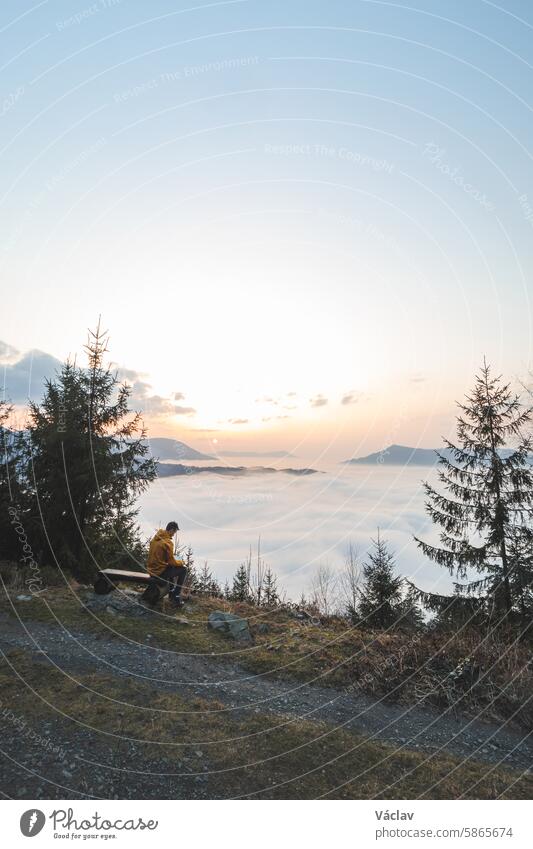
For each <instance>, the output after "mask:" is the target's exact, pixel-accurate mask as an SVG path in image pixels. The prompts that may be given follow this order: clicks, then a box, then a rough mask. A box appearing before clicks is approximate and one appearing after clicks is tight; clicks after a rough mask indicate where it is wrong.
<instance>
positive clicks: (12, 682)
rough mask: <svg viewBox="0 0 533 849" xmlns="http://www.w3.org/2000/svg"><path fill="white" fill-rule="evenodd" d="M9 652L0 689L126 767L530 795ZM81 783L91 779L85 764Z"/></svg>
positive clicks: (296, 785) (453, 767)
mask: <svg viewBox="0 0 533 849" xmlns="http://www.w3.org/2000/svg"><path fill="white" fill-rule="evenodd" d="M8 659H9V662H10V663H11V664H12V665H13V666H14V667H15V669H16V670H17V672H18V675H19V676H20V677H17V676H15V675H14V674H13V672H12V671H11V667H10V665H9V664H8V663H7V662H6V661H4V662H3V663H2V664H1V665H0V688H1V689H2V692H4V693H7V692H8V693H9V694H10V704H12V705H14V706H15V708H16V710H17V711H19V712H20V713H21V714H23V715H24V716H25V717H26V718H27V719H29V720H31V721H32V722H33V723H34V724H35V725H36V726H42V724H43V723H44V722H46V721H47V720H54V722H55V723H56V724H55V732H54V733H55V734H57V733H58V725H57V723H59V727H60V728H61V729H62V731H61V733H62V735H63V740H65V739H67V740H68V738H69V734H73V733H74V734H79V733H80V731H82V732H83V736H84V740H85V741H86V745H88V746H90V747H92V746H93V745H97V744H98V743H100V744H103V745H104V746H112V747H113V750H114V751H115V753H117V752H118V753H119V754H121V753H122V752H123V755H122V756H123V759H124V763H125V765H127V766H128V767H129V768H131V769H135V766H136V764H137V762H138V759H139V758H150V757H151V758H154V759H156V760H157V764H156V766H157V769H161V768H162V767H163V768H167V769H170V770H174V771H179V772H180V773H181V774H186V775H189V776H191V775H196V774H201V775H203V776H204V778H205V781H206V784H205V785H204V786H205V788H206V795H207V796H208V797H209V798H234V797H236V796H241V795H243V794H247V795H252V796H255V797H257V798H281V799H283V798H291V799H304V798H317V797H321V796H323V795H325V794H327V795H328V796H329V797H330V798H339V799H353V798H359V799H378V798H386V799H413V798H431V799H441V798H442V799H453V798H458V797H460V796H463V797H465V798H476V799H484V798H487V799H493V798H497V797H499V796H501V797H503V798H513V799H522V798H523V799H526V798H531V792H532V790H533V782H532V780H531V778H524V777H520V776H519V775H518V774H515V773H513V772H511V771H506V770H503V769H494V770H491V769H490V768H489V767H487V765H486V764H478V763H472V762H467V763H464V764H462V763H460V762H459V761H458V760H456V759H455V758H452V757H442V756H440V755H439V756H428V755H421V754H418V753H414V752H409V751H397V750H395V749H393V748H391V747H390V746H387V745H384V744H379V743H369V742H367V741H366V740H365V739H364V738H363V737H360V736H358V735H356V734H352V733H348V732H346V731H338V730H334V729H331V728H329V727H327V726H326V725H323V724H321V723H311V722H303V721H300V720H294V719H289V718H287V717H282V716H275V715H272V714H268V715H264V714H254V713H252V714H244V715H240V716H239V717H235V716H234V715H233V714H228V713H227V712H226V711H224V710H223V706H222V705H221V704H220V703H217V702H207V701H204V700H201V699H194V700H192V701H190V702H187V701H184V700H183V699H181V698H179V697H177V696H175V695H172V694H166V693H162V692H159V691H156V690H153V689H151V688H149V687H147V686H143V685H139V683H137V682H134V681H129V680H128V679H120V678H116V677H111V676H108V675H84V676H78V680H77V681H75V680H74V679H72V678H67V677H65V676H63V675H61V674H60V673H59V672H57V671H55V670H53V669H50V667H48V666H46V665H44V664H41V663H33V662H31V661H30V660H29V659H28V657H27V656H26V655H25V654H24V653H23V652H20V651H18V652H12V653H11V654H10V655H9V657H8ZM46 703H48V705H51V706H52V707H50V706H48V705H47V704H46ZM80 724H81V725H80ZM107 735H113V736H107ZM93 741H94V742H93ZM132 741H134V747H135V753H136V754H135V756H134V755H132V745H133V743H132ZM86 769H87V770H90V766H89V765H88V766H87V767H86ZM125 780H126V781H127V780H129V779H128V778H127V776H126V779H125ZM149 780H150V779H149V776H148V778H147V781H149ZM85 781H86V784H87V786H90V782H91V777H90V775H89V772H87V775H86V778H85ZM147 792H149V791H148V790H147Z"/></svg>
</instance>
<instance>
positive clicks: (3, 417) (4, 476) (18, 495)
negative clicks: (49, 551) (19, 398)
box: [0, 401, 25, 560]
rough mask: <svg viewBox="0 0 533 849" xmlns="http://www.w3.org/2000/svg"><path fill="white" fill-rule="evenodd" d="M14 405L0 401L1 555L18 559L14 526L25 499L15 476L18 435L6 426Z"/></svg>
mask: <svg viewBox="0 0 533 849" xmlns="http://www.w3.org/2000/svg"><path fill="white" fill-rule="evenodd" d="M12 412H13V407H12V406H11V405H10V404H8V403H7V402H6V401H0V557H1V558H3V559H5V560H20V559H21V557H22V555H23V552H22V551H21V545H20V540H19V538H18V536H17V533H16V531H15V526H16V525H17V526H19V522H21V521H22V522H23V523H24V524H25V521H24V518H23V517H24V503H23V499H22V492H21V490H20V486H19V479H18V463H19V458H20V450H21V440H20V435H19V434H17V433H16V432H14V431H13V430H11V428H9V427H8V421H9V417H10V415H11V413H12Z"/></svg>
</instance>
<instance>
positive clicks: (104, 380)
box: [25, 325, 156, 577]
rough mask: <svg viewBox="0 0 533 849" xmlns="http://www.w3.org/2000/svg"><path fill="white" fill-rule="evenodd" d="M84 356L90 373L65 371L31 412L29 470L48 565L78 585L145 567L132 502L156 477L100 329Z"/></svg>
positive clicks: (34, 519) (35, 522)
mask: <svg viewBox="0 0 533 849" xmlns="http://www.w3.org/2000/svg"><path fill="white" fill-rule="evenodd" d="M85 349H86V352H87V356H88V367H87V368H80V367H79V366H77V365H76V364H75V363H71V362H67V363H65V365H64V366H63V367H62V369H61V371H60V373H59V374H58V375H57V377H56V378H54V379H51V380H47V381H46V384H45V392H44V397H43V400H42V401H41V402H40V403H34V402H32V403H31V404H30V413H29V427H28V431H27V438H26V462H25V484H26V487H27V490H28V493H29V496H30V500H31V517H30V520H31V525H32V529H33V532H34V534H35V537H36V538H40V547H41V549H42V553H43V557H44V560H45V561H46V562H48V563H51V564H56V565H58V566H60V567H61V568H67V569H70V570H71V571H73V572H74V574H76V575H77V576H78V577H87V576H89V575H90V574H91V572H92V571H94V568H95V566H100V567H101V566H109V565H122V564H126V563H127V564H128V565H130V566H132V565H135V563H136V562H137V561H138V560H139V559H142V557H143V544H142V543H141V540H140V536H139V531H138V527H137V524H136V515H137V509H136V507H135V502H136V499H137V496H138V495H139V494H140V493H142V492H143V490H144V489H145V488H146V487H147V486H148V484H149V483H150V481H152V480H153V479H154V477H155V474H156V471H155V463H154V461H153V460H152V459H151V458H148V457H147V454H148V451H149V449H148V445H147V443H146V442H145V436H146V433H145V430H144V427H143V425H142V422H141V418H140V414H139V413H132V412H131V411H130V409H129V397H130V394H131V389H130V388H129V387H128V386H127V385H126V384H120V382H119V380H118V376H117V373H116V372H114V371H112V370H111V368H110V366H107V365H105V362H104V360H105V356H106V354H107V350H108V348H107V334H106V333H104V332H102V331H101V330H100V325H98V328H97V329H96V331H94V332H90V335H89V339H88V342H87V345H86V348H85Z"/></svg>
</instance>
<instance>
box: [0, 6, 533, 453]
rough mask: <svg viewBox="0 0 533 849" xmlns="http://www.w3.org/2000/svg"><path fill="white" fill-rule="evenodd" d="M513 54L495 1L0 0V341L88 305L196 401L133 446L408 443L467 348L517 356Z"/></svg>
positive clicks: (27, 345) (126, 355)
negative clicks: (179, 438) (349, 398)
mask: <svg viewBox="0 0 533 849" xmlns="http://www.w3.org/2000/svg"><path fill="white" fill-rule="evenodd" d="M532 36H533V8H532V6H531V4H530V3H528V2H517V0H514V1H513V0H506V1H505V2H502V3H500V4H495V3H489V2H483V0H471V2H468V3H465V2H450V0H446V2H440V0H431V2H429V0H426V2H422V1H421V0H419V2H415V3H414V4H413V5H407V4H406V5H403V4H401V3H397V2H373V0H368V1H365V2H362V0H352V2H335V0H333V2H329V0H328V2H309V0H305V2H291V0H284V2H271V0H268V2H267V0H243V2H230V3H211V4H202V3H194V2H185V3H183V4H182V7H181V8H179V7H178V4H176V3H170V2H158V1H157V0H155V2H151V3H149V4H147V3H145V2H133V1H132V0H121V2H115V3H113V2H112V0H106V2H104V0H98V2H96V3H92V4H91V3H90V2H83V0H81V2H55V0H49V2H43V3H40V4H37V5H35V6H34V7H33V9H32V5H31V4H30V3H25V2H24V3H21V2H3V3H2V8H1V11H0V44H1V45H2V59H1V65H2V66H3V69H2V74H1V78H0V80H1V82H0V85H1V100H2V105H1V106H0V113H1V115H0V133H1V140H0V151H1V160H2V168H1V170H0V193H1V205H0V208H1V215H2V219H1V227H2V229H1V232H2V244H1V246H0V263H1V266H2V275H3V279H4V281H5V292H4V295H3V306H4V311H3V315H4V323H3V327H2V330H1V333H0V339H1V340H2V341H4V342H5V343H7V344H8V345H11V346H14V347H15V348H16V349H17V350H18V351H19V352H20V353H21V354H24V353H25V352H27V351H28V350H30V349H40V350H41V351H45V352H46V353H47V354H51V355H52V356H54V357H57V358H59V359H61V358H63V357H64V356H66V355H67V354H69V353H73V352H76V351H79V349H80V347H81V343H82V341H83V338H84V335H85V328H86V327H87V325H88V324H92V323H94V320H95V317H96V316H97V315H98V314H99V313H100V312H101V313H103V315H104V319H105V323H106V325H107V326H109V328H110V330H111V332H112V346H113V355H114V357H115V358H116V360H117V362H119V363H120V365H122V366H123V367H127V368H129V369H132V370H134V371H137V372H142V373H144V374H145V377H144V378H143V380H144V381H145V382H146V383H148V384H150V386H151V387H152V388H151V390H150V391H151V392H153V394H154V395H156V394H157V395H158V396H163V397H169V396H170V394H171V393H172V392H180V393H182V394H183V395H184V396H185V404H186V405H187V406H188V407H193V408H194V409H195V410H196V411H197V413H196V414H195V415H193V416H191V415H188V416H187V418H186V420H184V418H183V416H180V415H177V416H173V417H171V418H168V417H167V418H166V419H162V418H161V419H158V421H157V422H156V424H155V426H154V428H155V429H154V432H155V431H158V432H165V433H170V432H173V433H174V432H175V433H176V435H184V434H185V433H186V431H194V430H195V429H198V430H199V429H204V428H207V427H216V428H217V429H220V430H221V431H223V433H224V438H225V439H227V440H228V441H229V443H231V444H232V445H235V446H237V445H238V444H239V445H240V444H241V443H242V442H243V441H244V442H246V441H248V442H247V444H251V443H252V442H254V443H257V444H259V443H261V440H263V439H267V438H268V439H269V440H270V444H275V445H280V446H282V447H284V448H285V447H286V448H290V447H291V445H294V444H295V442H296V441H297V440H298V439H300V438H302V435H303V434H311V433H312V437H310V439H311V442H312V444H313V445H315V442H316V444H317V445H318V444H319V443H320V440H324V439H326V440H331V439H334V438H335V439H340V440H341V445H340V446H339V453H340V454H345V453H346V452H347V449H348V448H349V446H350V445H352V444H353V443H354V442H355V443H356V444H364V445H365V447H368V449H369V450H371V449H373V448H375V447H376V444H378V443H380V440H382V439H385V437H386V435H387V434H388V433H391V432H392V431H393V432H394V434H396V435H397V436H398V437H400V438H396V439H392V440H390V441H408V442H411V443H412V444H415V443H420V444H426V445H433V444H435V442H438V439H437V436H438V435H439V434H440V433H442V430H443V428H445V427H446V422H447V421H448V419H447V417H448V418H449V414H450V413H453V406H452V405H453V400H454V399H455V398H457V397H459V396H460V395H461V394H462V392H463V391H465V390H466V389H468V387H469V386H470V384H471V382H472V375H473V372H474V371H475V370H476V368H477V367H478V365H479V363H480V361H481V359H482V357H483V354H486V355H487V356H488V357H489V359H490V360H491V361H493V362H494V363H495V366H496V368H497V369H498V370H503V371H504V372H505V373H506V374H507V375H508V376H509V377H510V378H513V377H514V376H515V375H520V376H523V375H524V374H525V373H526V371H527V369H528V367H530V365H531V323H530V322H531V307H530V301H529V292H530V290H531V282H530V281H531V265H532V244H533V239H532V236H533V231H532V228H533V180H532V175H533V167H532V156H533V152H532V151H531V149H530V147H531V145H530V140H531V138H532V137H533V132H532V131H533V104H532V103H531V91H532V90H533V85H532V83H533V49H532V44H533V38H532ZM528 217H529V220H528ZM6 319H8V320H7V321H6ZM13 359H15V360H16V357H15V358H13V357H11V362H12V361H13ZM351 390H353V391H355V392H357V393H359V394H358V398H359V399H360V400H359V401H358V402H357V403H356V404H345V405H342V404H341V403H340V399H341V398H342V397H343V396H344V395H345V394H346V393H347V392H349V391H351ZM7 391H8V394H9V382H8V386H7ZM290 392H296V393H297V401H296V402H295V405H294V407H295V409H288V410H285V411H284V412H283V413H282V415H284V416H289V418H287V419H286V418H284V419H276V415H279V410H277V409H276V408H277V407H279V406H280V401H279V400H278V403H277V404H274V405H271V408H270V407H269V403H270V402H261V403H260V405H259V407H258V406H256V405H257V404H258V401H257V399H258V398H264V397H273V398H275V399H279V398H283V397H286V396H288V394H289V393H290ZM317 395H321V396H323V397H325V398H327V399H328V403H327V404H324V405H314V404H312V403H311V401H310V399H312V398H315V397H316V396H317ZM145 396H146V397H149V393H148V392H146V391H145ZM292 397H294V396H292ZM182 403H183V402H182ZM402 405H403V406H402ZM148 406H149V403H148ZM285 406H286V407H291V406H293V405H291V404H287V403H285ZM399 406H401V420H400V422H399V423H398V415H399V414H398V408H399ZM152 412H153V413H154V416H155V414H156V412H158V411H157V410H156V407H155V406H153V410H152ZM395 417H396V418H395ZM230 419H234V420H235V419H237V420H244V419H246V420H247V422H246V425H247V426H244V425H231V424H230V422H229V420H230ZM265 419H266V420H268V421H264V420H265ZM395 421H396V424H394V422H395ZM235 428H237V430H236V431H235ZM234 431H235V437H233V435H232V434H233V432H234ZM339 431H340V432H341V433H342V436H338V433H339ZM335 434H337V436H335ZM189 437H190V441H194V433H193V434H192V436H191V433H189ZM313 440H314V442H313ZM373 440H374V441H373ZM313 450H315V449H314V448H313ZM348 453H351V449H350V450H348Z"/></svg>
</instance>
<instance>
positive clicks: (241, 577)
mask: <svg viewBox="0 0 533 849" xmlns="http://www.w3.org/2000/svg"><path fill="white" fill-rule="evenodd" d="M230 597H231V600H232V601H247V602H250V601H251V592H250V570H249V567H248V563H247V562H244V563H241V565H240V566H239V568H238V569H237V571H236V572H235V575H234V576H233V585H232V588H231V593H230Z"/></svg>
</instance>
